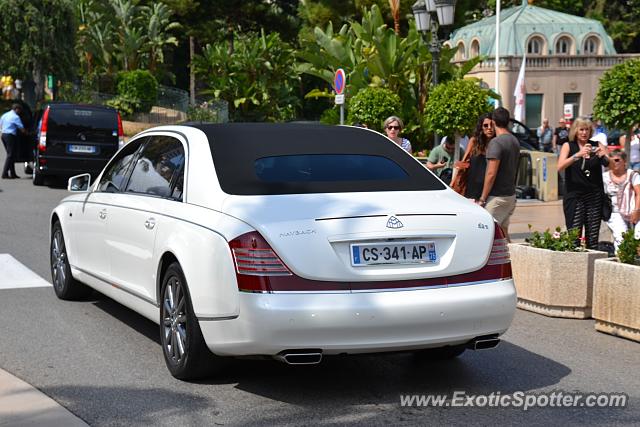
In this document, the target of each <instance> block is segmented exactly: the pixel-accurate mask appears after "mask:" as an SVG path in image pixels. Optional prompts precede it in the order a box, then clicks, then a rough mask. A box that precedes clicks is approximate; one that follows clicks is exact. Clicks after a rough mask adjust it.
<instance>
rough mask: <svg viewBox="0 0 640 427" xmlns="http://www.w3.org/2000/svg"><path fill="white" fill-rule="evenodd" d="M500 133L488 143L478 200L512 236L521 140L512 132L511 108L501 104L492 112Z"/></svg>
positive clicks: (507, 233) (497, 130)
mask: <svg viewBox="0 0 640 427" xmlns="http://www.w3.org/2000/svg"><path fill="white" fill-rule="evenodd" d="M491 119H492V120H493V123H494V125H495V129H496V136H495V137H494V138H493V139H492V140H491V141H489V146H488V147H487V170H486V172H485V178H484V187H483V189H482V195H481V196H480V199H479V200H478V204H480V205H481V206H484V207H485V209H486V210H488V211H489V213H490V214H491V215H493V217H494V218H495V220H496V221H497V222H498V224H499V225H500V227H502V231H504V234H505V236H506V237H507V240H509V241H510V239H509V219H510V218H511V215H513V211H514V210H515V209H516V173H517V171H518V160H519V157H520V143H519V142H518V140H517V139H516V137H515V136H513V135H512V134H511V132H509V130H508V129H507V126H508V125H509V111H508V110H507V109H506V108H502V107H498V108H496V109H495V110H494V111H493V113H491Z"/></svg>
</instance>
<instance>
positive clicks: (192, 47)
mask: <svg viewBox="0 0 640 427" xmlns="http://www.w3.org/2000/svg"><path fill="white" fill-rule="evenodd" d="M195 53H196V42H195V40H194V39H193V36H190V37H189V101H190V102H191V105H195V104H196V73H195V71H194V69H193V59H194V56H195Z"/></svg>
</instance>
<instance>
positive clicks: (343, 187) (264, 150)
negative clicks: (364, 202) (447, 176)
mask: <svg viewBox="0 0 640 427" xmlns="http://www.w3.org/2000/svg"><path fill="white" fill-rule="evenodd" d="M195 127H197V128H199V129H201V130H202V131H203V132H204V133H205V134H206V135H207V138H208V140H209V145H210V147H211V153H212V157H213V162H214V166H215V169H216V174H217V176H218V181H219V183H220V186H221V188H222V190H223V191H224V192H225V193H228V194H237V195H270V194H308V193H341V192H375V191H417V190H442V189H444V188H445V186H444V184H442V182H440V181H439V180H438V179H437V178H436V177H435V176H434V175H433V174H432V173H431V172H429V171H428V170H427V169H426V168H425V167H424V166H422V165H421V164H420V163H419V162H417V161H416V160H415V159H413V158H412V157H411V156H410V155H408V154H407V153H406V152H405V151H404V150H402V148H400V147H399V146H398V145H397V144H394V143H393V142H392V141H390V140H389V139H388V138H386V137H385V136H383V135H381V134H379V133H377V132H373V131H370V130H366V129H361V128H352V127H346V126H322V125H309V124H266V123H265V124H263V123H231V124H223V125H210V124H209V125H205V124H202V125H196V126H195Z"/></svg>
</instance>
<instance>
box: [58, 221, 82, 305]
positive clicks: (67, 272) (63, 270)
mask: <svg viewBox="0 0 640 427" xmlns="http://www.w3.org/2000/svg"><path fill="white" fill-rule="evenodd" d="M49 254H50V257H49V259H50V261H51V283H52V284H53V290H54V291H55V293H56V296H57V297H58V298H60V299H63V300H77V299H82V298H85V297H87V296H88V295H89V294H90V293H91V288H89V287H87V286H85V285H84V284H82V283H80V282H78V281H77V280H75V279H74V278H73V276H72V275H71V266H70V265H69V259H68V257H67V246H66V244H65V241H64V234H62V227H61V226H60V222H56V223H55V224H53V229H52V233H51V245H50V249H49Z"/></svg>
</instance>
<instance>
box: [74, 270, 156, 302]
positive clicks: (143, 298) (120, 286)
mask: <svg viewBox="0 0 640 427" xmlns="http://www.w3.org/2000/svg"><path fill="white" fill-rule="evenodd" d="M71 267H72V268H74V269H76V270H78V271H79V272H81V273H84V274H86V275H87V276H91V277H93V278H94V279H98V280H100V281H101V282H103V283H106V284H107V285H109V286H111V287H114V288H116V289H118V290H121V291H123V292H126V293H128V294H129V295H131V296H134V297H136V298H139V299H141V300H142V301H144V302H147V303H149V304H151V305H153V306H154V307H156V308H159V307H160V304H158V303H157V302H155V301H154V300H152V299H150V298H147V297H146V296H144V295H140V294H139V293H137V292H134V291H132V290H129V289H126V288H125V287H123V286H122V285H118V284H117V283H113V282H110V281H108V280H105V279H104V278H103V277H100V276H98V275H97V274H94V273H90V272H88V271H87V270H83V269H82V268H78V267H76V266H73V265H72V266H71Z"/></svg>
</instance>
